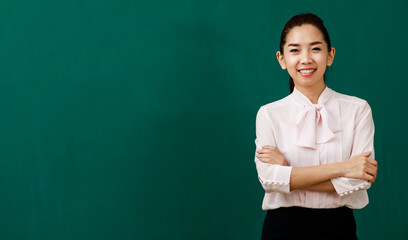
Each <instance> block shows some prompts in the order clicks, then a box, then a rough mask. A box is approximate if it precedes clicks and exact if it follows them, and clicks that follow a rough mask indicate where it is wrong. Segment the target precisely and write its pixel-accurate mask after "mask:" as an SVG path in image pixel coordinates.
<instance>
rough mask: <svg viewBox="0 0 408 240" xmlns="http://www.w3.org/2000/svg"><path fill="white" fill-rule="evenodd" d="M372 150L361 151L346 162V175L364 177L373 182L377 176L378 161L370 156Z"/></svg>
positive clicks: (344, 167)
mask: <svg viewBox="0 0 408 240" xmlns="http://www.w3.org/2000/svg"><path fill="white" fill-rule="evenodd" d="M370 155H371V153H370V152H366V153H361V154H359V155H356V156H354V157H352V158H350V159H348V160H346V161H344V162H342V163H341V164H342V167H343V171H344V177H349V178H357V179H364V180H367V181H369V182H371V183H373V182H374V181H375V179H376V177H377V167H378V165H377V161H375V160H374V159H371V158H369V156H370Z"/></svg>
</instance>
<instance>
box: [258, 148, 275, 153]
mask: <svg viewBox="0 0 408 240" xmlns="http://www.w3.org/2000/svg"><path fill="white" fill-rule="evenodd" d="M256 152H257V153H260V154H265V153H272V152H273V150H272V149H260V150H258V151H256Z"/></svg>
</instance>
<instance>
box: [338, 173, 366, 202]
mask: <svg viewBox="0 0 408 240" xmlns="http://www.w3.org/2000/svg"><path fill="white" fill-rule="evenodd" d="M331 182H332V184H333V187H334V189H335V190H336V192H337V194H338V195H340V197H343V196H345V195H348V194H352V193H353V192H355V191H359V190H367V189H369V188H370V187H371V183H370V182H368V181H366V180H361V179H355V178H346V177H338V178H333V179H332V180H331Z"/></svg>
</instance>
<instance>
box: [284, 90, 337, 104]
mask: <svg viewBox="0 0 408 240" xmlns="http://www.w3.org/2000/svg"><path fill="white" fill-rule="evenodd" d="M292 95H293V98H294V100H295V101H296V102H297V103H299V104H301V105H303V106H307V105H314V104H313V103H312V102H311V101H310V100H309V98H307V97H306V96H305V95H303V93H301V92H300V91H299V90H297V89H296V87H295V88H293V92H292ZM333 95H334V91H333V90H332V89H330V88H328V87H327V86H326V88H325V89H324V90H323V92H322V93H321V94H320V96H319V99H318V100H317V105H319V104H320V105H326V104H327V103H328V102H329V100H330V99H331V97H332V96H333Z"/></svg>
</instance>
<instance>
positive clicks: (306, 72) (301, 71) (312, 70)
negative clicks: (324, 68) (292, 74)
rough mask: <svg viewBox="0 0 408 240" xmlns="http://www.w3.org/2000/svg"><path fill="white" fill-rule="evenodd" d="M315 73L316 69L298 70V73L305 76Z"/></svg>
mask: <svg viewBox="0 0 408 240" xmlns="http://www.w3.org/2000/svg"><path fill="white" fill-rule="evenodd" d="M315 71H316V68H315V69H303V70H298V72H300V73H303V74H308V73H312V72H315Z"/></svg>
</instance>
